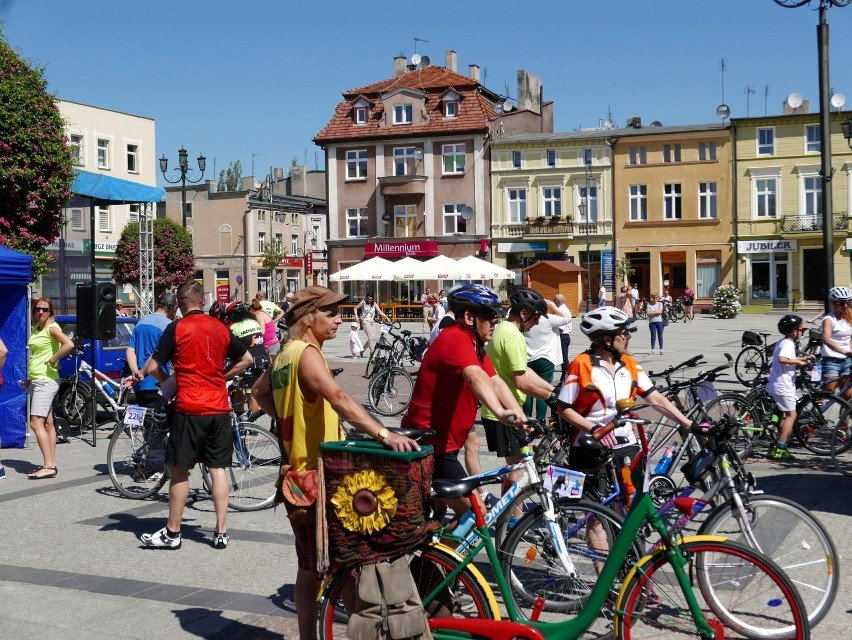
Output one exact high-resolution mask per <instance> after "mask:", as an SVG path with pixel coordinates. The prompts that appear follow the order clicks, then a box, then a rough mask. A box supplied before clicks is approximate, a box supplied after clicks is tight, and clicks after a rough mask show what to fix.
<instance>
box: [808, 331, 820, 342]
mask: <svg viewBox="0 0 852 640" xmlns="http://www.w3.org/2000/svg"><path fill="white" fill-rule="evenodd" d="M808 342H811V343H813V344H822V331H821V330H819V329H808Z"/></svg>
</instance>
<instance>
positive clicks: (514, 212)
mask: <svg viewBox="0 0 852 640" xmlns="http://www.w3.org/2000/svg"><path fill="white" fill-rule="evenodd" d="M507 192H508V196H509V197H508V205H509V214H508V216H506V219H507V222H508V223H509V224H519V223H521V222H524V221H526V219H527V190H526V189H507Z"/></svg>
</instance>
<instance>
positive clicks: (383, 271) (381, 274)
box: [328, 256, 394, 282]
mask: <svg viewBox="0 0 852 640" xmlns="http://www.w3.org/2000/svg"><path fill="white" fill-rule="evenodd" d="M393 273H394V268H393V262H391V261H390V260H385V259H384V258H379V257H378V256H376V257H375V258H370V259H369V260H365V261H364V262H359V263H358V264H356V265H352V266H351V267H349V268H347V269H343V270H342V271H338V272H337V273H332V274H331V275H330V276H329V277H328V279H329V280H330V281H331V282H355V281H359V280H373V281H389V280H393Z"/></svg>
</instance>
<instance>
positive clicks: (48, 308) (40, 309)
mask: <svg viewBox="0 0 852 640" xmlns="http://www.w3.org/2000/svg"><path fill="white" fill-rule="evenodd" d="M35 311H36V313H41V312H42V311H43V312H44V313H49V312H50V307H36V308H35Z"/></svg>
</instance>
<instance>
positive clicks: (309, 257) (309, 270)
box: [305, 251, 314, 276]
mask: <svg viewBox="0 0 852 640" xmlns="http://www.w3.org/2000/svg"><path fill="white" fill-rule="evenodd" d="M313 272H314V253H313V251H308V253H306V254H305V275H306V276H309V275H312V274H313Z"/></svg>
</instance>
